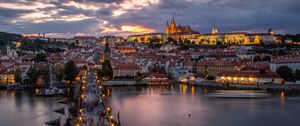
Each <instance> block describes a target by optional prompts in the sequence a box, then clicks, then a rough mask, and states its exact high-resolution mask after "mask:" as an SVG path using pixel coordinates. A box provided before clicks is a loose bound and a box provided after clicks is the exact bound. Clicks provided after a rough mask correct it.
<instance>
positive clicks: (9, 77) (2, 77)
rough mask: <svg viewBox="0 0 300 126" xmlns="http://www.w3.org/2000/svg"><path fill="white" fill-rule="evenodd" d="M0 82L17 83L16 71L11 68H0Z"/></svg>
mask: <svg viewBox="0 0 300 126" xmlns="http://www.w3.org/2000/svg"><path fill="white" fill-rule="evenodd" d="M0 82H1V84H13V83H15V74H14V71H12V70H9V69H6V68H4V69H1V70H0Z"/></svg>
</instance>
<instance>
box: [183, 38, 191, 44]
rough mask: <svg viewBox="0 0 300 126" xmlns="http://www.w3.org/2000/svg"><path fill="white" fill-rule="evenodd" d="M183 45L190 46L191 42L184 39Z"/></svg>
mask: <svg viewBox="0 0 300 126" xmlns="http://www.w3.org/2000/svg"><path fill="white" fill-rule="evenodd" d="M183 43H184V44H191V41H190V40H188V39H187V38H185V39H184V40H183Z"/></svg>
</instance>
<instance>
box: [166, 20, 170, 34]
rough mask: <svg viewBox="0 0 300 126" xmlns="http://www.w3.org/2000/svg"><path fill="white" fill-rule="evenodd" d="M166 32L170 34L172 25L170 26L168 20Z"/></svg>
mask: <svg viewBox="0 0 300 126" xmlns="http://www.w3.org/2000/svg"><path fill="white" fill-rule="evenodd" d="M166 34H170V26H169V22H168V21H167V25H166Z"/></svg>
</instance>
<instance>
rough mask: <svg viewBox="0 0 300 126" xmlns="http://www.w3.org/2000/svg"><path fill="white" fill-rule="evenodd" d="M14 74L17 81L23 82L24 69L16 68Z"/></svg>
mask: <svg viewBox="0 0 300 126" xmlns="http://www.w3.org/2000/svg"><path fill="white" fill-rule="evenodd" d="M14 76H15V81H16V82H17V83H22V70H21V69H20V68H17V69H16V70H15V72H14Z"/></svg>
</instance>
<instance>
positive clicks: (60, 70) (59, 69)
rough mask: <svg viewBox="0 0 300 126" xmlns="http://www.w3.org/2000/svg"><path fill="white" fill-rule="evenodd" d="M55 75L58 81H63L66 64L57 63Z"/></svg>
mask: <svg viewBox="0 0 300 126" xmlns="http://www.w3.org/2000/svg"><path fill="white" fill-rule="evenodd" d="M54 76H55V78H56V81H59V82H61V81H62V80H63V78H64V65H63V64H56V65H55V66H54Z"/></svg>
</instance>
